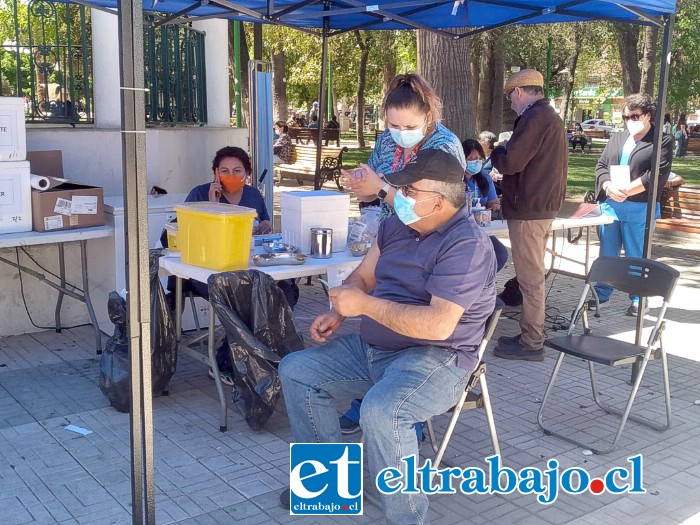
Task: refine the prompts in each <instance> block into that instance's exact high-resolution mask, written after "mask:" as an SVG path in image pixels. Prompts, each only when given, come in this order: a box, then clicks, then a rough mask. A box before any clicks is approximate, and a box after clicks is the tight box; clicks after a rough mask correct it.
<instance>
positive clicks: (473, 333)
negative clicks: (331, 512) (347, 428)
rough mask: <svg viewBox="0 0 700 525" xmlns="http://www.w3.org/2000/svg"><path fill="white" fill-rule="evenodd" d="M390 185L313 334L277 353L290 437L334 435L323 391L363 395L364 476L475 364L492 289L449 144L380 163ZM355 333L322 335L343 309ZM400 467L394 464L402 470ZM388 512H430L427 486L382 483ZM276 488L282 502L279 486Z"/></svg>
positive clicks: (412, 515) (453, 393) (450, 397)
mask: <svg viewBox="0 0 700 525" xmlns="http://www.w3.org/2000/svg"><path fill="white" fill-rule="evenodd" d="M385 178H386V180H387V181H388V182H389V183H390V184H392V185H394V186H397V187H398V188H399V191H397V193H396V196H395V197H394V209H395V212H396V215H394V216H391V217H389V218H387V219H386V220H385V221H384V222H383V223H382V224H381V226H380V229H379V233H378V235H377V241H376V243H375V244H374V245H373V246H372V248H371V249H370V251H369V252H368V253H367V255H366V256H365V259H364V260H363V261H362V263H361V264H360V266H359V267H358V268H357V269H356V270H355V271H354V272H353V273H352V274H351V275H350V276H349V277H348V278H347V279H346V280H345V283H344V284H343V285H342V286H339V287H337V288H332V289H331V290H330V297H331V301H332V304H333V309H332V310H330V311H329V312H325V313H323V314H321V315H319V316H318V317H317V318H316V319H315V320H314V321H313V323H312V324H311V329H310V330H311V338H312V339H313V340H314V341H315V342H317V343H325V344H323V346H320V347H317V348H311V349H306V350H302V351H300V352H295V353H293V354H289V355H287V356H286V357H285V358H284V359H283V360H282V362H281V364H280V366H279V374H280V378H281V380H282V389H283V392H284V397H285V403H286V406H287V414H288V415H289V422H290V425H291V427H292V430H293V432H294V438H295V442H297V443H338V442H340V441H341V434H340V424H339V423H338V415H337V412H336V408H335V404H334V401H333V398H346V399H347V398H362V397H364V401H363V403H362V408H361V422H362V430H363V432H364V442H365V450H366V451H367V456H368V462H369V469H370V473H371V475H372V479H375V478H376V475H377V473H378V472H379V471H380V470H381V469H382V468H385V467H396V468H399V469H402V470H403V463H402V462H401V458H402V457H405V456H409V455H414V456H418V443H417V442H416V437H415V431H414V429H413V426H414V424H415V423H416V422H418V421H425V420H427V419H428V418H430V417H432V416H434V415H438V414H441V413H443V412H446V411H447V410H449V409H450V408H451V407H452V406H454V404H455V403H456V402H457V400H458V397H459V395H460V394H461V392H462V391H463V390H464V388H465V386H466V382H467V380H468V379H469V375H470V374H471V372H472V371H473V369H474V368H475V366H476V365H477V363H476V352H477V347H478V345H479V343H480V341H481V339H482V337H483V334H484V327H485V323H486V320H487V318H488V317H489V315H490V314H491V312H493V309H494V305H495V301H496V285H495V282H496V257H495V255H494V251H493V247H492V245H491V241H489V238H488V235H486V234H485V233H484V232H483V231H482V230H481V228H480V227H479V226H478V225H477V224H476V222H475V221H474V219H473V218H472V216H471V214H470V212H469V208H468V206H466V205H465V204H466V203H465V193H464V169H463V168H462V165H461V164H460V162H459V161H458V160H457V158H456V157H454V156H453V155H451V154H449V153H446V152H444V151H441V150H437V149H428V150H424V151H423V150H422V151H420V152H419V153H418V156H417V157H416V159H415V160H414V161H412V162H410V163H408V164H407V165H406V166H405V167H404V169H403V170H402V171H399V172H396V173H392V174H390V175H386V177H385ZM356 316H362V319H361V325H360V333H359V334H353V335H345V336H341V337H337V338H334V339H332V340H329V339H330V337H331V335H332V334H333V332H335V331H336V330H337V329H338V328H339V327H340V325H341V323H342V322H343V320H344V319H345V318H346V317H356ZM405 474H406V473H405V472H404V475H405ZM380 497H381V500H382V507H383V509H384V513H385V515H386V518H387V521H388V522H389V523H428V498H427V496H426V495H425V494H422V493H418V494H404V493H400V492H397V493H395V494H392V495H385V494H380ZM280 500H281V501H282V503H283V504H288V502H289V492H288V491H285V492H284V493H283V494H282V496H281V497H280Z"/></svg>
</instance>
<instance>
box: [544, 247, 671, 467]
mask: <svg viewBox="0 0 700 525" xmlns="http://www.w3.org/2000/svg"><path fill="white" fill-rule="evenodd" d="M679 275H680V273H679V272H678V271H677V270H675V269H673V268H671V267H670V266H668V265H666V264H664V263H661V262H658V261H652V260H650V259H642V258H633V257H623V258H618V257H599V258H598V259H596V261H595V262H594V263H593V266H592V267H591V270H590V271H589V272H588V275H587V276H586V284H585V285H584V289H583V293H582V294H581V297H580V299H579V301H578V305H577V306H576V309H575V310H574V312H573V314H572V317H571V323H570V326H569V330H568V332H567V335H566V336H564V337H556V338H554V339H548V340H547V341H546V342H545V344H546V345H547V346H549V347H550V348H554V349H555V350H558V351H559V352H560V354H559V357H558V358H557V361H556V363H555V365H554V370H553V371H552V376H551V378H550V379H549V383H548V384H547V389H546V390H545V393H544V397H543V399H542V404H541V405H540V410H539V412H538V414H537V423H538V424H539V425H540V428H542V430H543V431H544V432H545V434H547V435H553V436H557V437H559V438H561V439H563V440H565V441H568V442H569V443H574V444H576V445H579V446H582V447H584V448H588V449H590V450H591V451H593V452H594V453H595V454H607V453H608V452H611V451H612V450H614V448H615V445H617V442H618V441H619V440H620V436H621V435H622V431H623V429H624V428H625V424H626V423H627V420H628V419H632V420H633V421H636V422H638V423H641V424H643V425H646V426H648V427H650V428H653V429H654V430H657V431H663V430H667V429H669V428H670V427H671V393H670V386H669V379H668V362H667V359H666V352H665V350H664V347H663V341H662V333H663V329H664V325H665V321H664V316H665V315H666V309H667V308H668V303H669V301H670V299H671V295H672V293H673V289H674V287H675V286H676V281H677V280H678V277H679ZM595 282H602V283H606V284H609V285H611V286H613V287H614V288H616V289H618V290H620V291H622V292H627V293H629V294H633V295H638V296H640V297H655V296H661V297H663V299H664V302H663V306H662V307H661V311H660V312H659V316H658V318H657V320H656V323H655V324H654V327H653V328H652V330H651V334H650V335H649V339H648V341H647V343H646V346H643V345H636V344H633V343H626V342H623V341H618V340H615V339H612V338H610V337H598V336H593V335H591V328H590V326H589V324H588V314H587V312H586V297H587V296H588V292H589V291H591V287H592V285H593V283H595ZM580 316H582V317H583V329H584V333H583V335H576V336H575V335H573V331H574V328H575V324H576V322H577V320H578V319H579V317H580ZM567 355H570V356H572V357H575V358H579V359H583V360H584V361H586V362H587V363H588V370H589V374H590V377H591V389H592V392H593V400H594V401H595V402H596V404H597V405H598V406H599V407H600V408H602V409H603V410H604V411H605V412H607V413H608V414H613V415H617V416H619V417H620V424H619V427H618V429H617V431H616V433H615V436H614V439H613V441H612V445H611V446H610V447H609V448H605V449H598V448H593V447H591V446H590V444H586V443H582V442H580V441H578V440H576V439H573V438H571V437H569V436H566V435H563V434H561V433H558V432H555V431H553V430H551V429H549V428H546V427H545V426H544V424H543V420H544V416H543V414H544V411H545V406H546V404H547V401H548V400H549V396H550V394H551V393H552V388H553V386H554V381H555V380H556V378H557V374H558V373H559V368H560V367H561V364H562V362H563V361H564V357H565V356H567ZM650 359H660V360H661V368H662V374H663V386H664V400H665V404H666V424H659V423H656V422H654V421H651V420H650V419H648V418H644V417H641V416H635V415H631V414H630V412H631V410H632V404H633V403H634V399H635V397H636V395H637V391H638V390H639V385H640V384H641V382H642V378H643V377H644V371H645V370H646V367H647V363H648V362H649V360H650ZM593 363H598V364H601V365H607V366H621V365H628V364H636V365H637V366H638V371H637V373H636V376H634V378H633V383H632V390H631V392H630V395H629V398H628V399H627V403H626V405H625V408H624V410H620V409H618V408H615V407H611V406H608V405H606V404H604V403H602V402H601V399H600V397H599V395H600V394H599V390H598V385H597V383H596V377H595V373H594V369H593Z"/></svg>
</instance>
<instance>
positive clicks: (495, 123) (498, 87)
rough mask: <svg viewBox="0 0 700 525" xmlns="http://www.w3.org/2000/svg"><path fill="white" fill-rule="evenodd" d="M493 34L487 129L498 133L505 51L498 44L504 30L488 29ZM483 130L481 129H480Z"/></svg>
mask: <svg viewBox="0 0 700 525" xmlns="http://www.w3.org/2000/svg"><path fill="white" fill-rule="evenodd" d="M489 33H493V36H494V42H495V44H494V54H493V101H492V102H491V115H490V116H489V127H488V130H489V131H491V132H493V133H495V134H496V135H498V134H499V133H500V132H501V131H503V101H504V100H505V95H504V94H503V86H504V85H505V67H506V61H505V51H504V49H505V48H504V46H503V45H499V42H500V43H502V42H503V39H504V38H505V37H506V34H505V30H503V29H494V30H492V31H489ZM482 131H483V130H482Z"/></svg>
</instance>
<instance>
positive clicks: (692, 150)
mask: <svg viewBox="0 0 700 525" xmlns="http://www.w3.org/2000/svg"><path fill="white" fill-rule="evenodd" d="M685 153H686V155H688V154H690V155H693V156H694V157H700V138H696V137H688V144H686V146H685Z"/></svg>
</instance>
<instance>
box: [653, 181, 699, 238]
mask: <svg viewBox="0 0 700 525" xmlns="http://www.w3.org/2000/svg"><path fill="white" fill-rule="evenodd" d="M656 227H657V228H658V229H660V230H676V231H681V232H686V233H700V187H698V186H677V187H675V188H664V190H663V193H662V194H661V218H660V219H658V220H657V221H656Z"/></svg>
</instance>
